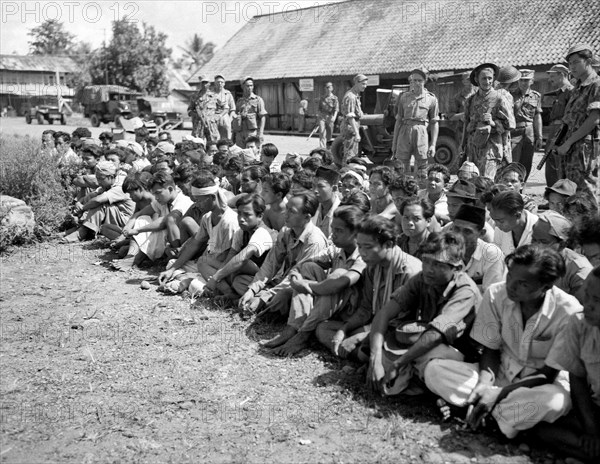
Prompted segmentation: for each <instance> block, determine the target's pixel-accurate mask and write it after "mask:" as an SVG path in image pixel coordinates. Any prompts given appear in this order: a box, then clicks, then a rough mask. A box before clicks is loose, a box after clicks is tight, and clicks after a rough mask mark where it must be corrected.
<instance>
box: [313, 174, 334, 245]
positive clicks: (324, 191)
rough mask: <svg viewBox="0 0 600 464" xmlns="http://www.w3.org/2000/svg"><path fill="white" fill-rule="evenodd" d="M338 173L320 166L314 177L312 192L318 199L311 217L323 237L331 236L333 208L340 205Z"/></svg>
mask: <svg viewBox="0 0 600 464" xmlns="http://www.w3.org/2000/svg"><path fill="white" fill-rule="evenodd" d="M339 179H340V175H339V173H338V172H337V171H334V170H333V169H329V168H324V167H320V168H318V169H317V173H316V174H315V179H314V192H315V195H316V196H317V200H319V207H318V208H317V212H316V213H315V215H314V217H313V219H312V220H313V223H314V225H316V226H317V227H318V228H319V229H321V232H323V234H324V235H325V237H327V238H329V237H330V236H331V223H332V221H333V214H334V212H335V209H336V208H337V207H338V206H339V205H340V198H339V196H338V181H339Z"/></svg>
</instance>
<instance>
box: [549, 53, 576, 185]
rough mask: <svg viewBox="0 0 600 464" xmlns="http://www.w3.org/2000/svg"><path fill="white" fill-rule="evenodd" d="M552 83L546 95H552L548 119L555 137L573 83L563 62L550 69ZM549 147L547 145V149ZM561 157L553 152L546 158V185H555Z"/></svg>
mask: <svg viewBox="0 0 600 464" xmlns="http://www.w3.org/2000/svg"><path fill="white" fill-rule="evenodd" d="M548 76H549V79H548V80H549V81H550V85H551V86H552V87H553V88H554V89H555V90H553V91H551V92H548V93H547V94H545V95H548V96H551V97H552V98H553V99H554V101H553V102H552V109H551V110H550V115H549V117H548V121H550V127H551V136H552V137H554V136H555V135H556V134H557V133H558V131H559V130H560V127H561V126H562V118H563V116H564V115H565V107H566V106H567V102H568V101H569V97H570V95H571V90H573V85H572V84H571V83H570V82H569V68H567V67H566V66H564V65H562V64H555V65H554V66H552V67H551V68H550V70H549V71H548ZM547 148H548V147H546V149H547ZM559 161H560V160H559V158H558V157H557V156H556V155H555V154H553V153H551V154H550V155H549V156H548V158H547V159H546V185H547V186H548V187H551V186H553V185H554V184H555V183H556V181H557V180H558V179H559V178H558V165H559Z"/></svg>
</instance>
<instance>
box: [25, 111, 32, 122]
mask: <svg viewBox="0 0 600 464" xmlns="http://www.w3.org/2000/svg"><path fill="white" fill-rule="evenodd" d="M25 122H26V123H27V124H31V114H29V113H25Z"/></svg>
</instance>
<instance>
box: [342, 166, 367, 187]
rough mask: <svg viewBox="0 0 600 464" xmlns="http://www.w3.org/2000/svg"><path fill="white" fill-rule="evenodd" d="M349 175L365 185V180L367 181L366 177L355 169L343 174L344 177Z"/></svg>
mask: <svg viewBox="0 0 600 464" xmlns="http://www.w3.org/2000/svg"><path fill="white" fill-rule="evenodd" d="M348 175H350V176H352V177H354V178H355V179H356V180H357V181H358V183H359V184H360V185H363V182H364V181H365V178H364V177H363V176H361V175H360V174H359V173H358V172H355V171H352V170H350V171H346V172H345V173H344V174H342V179H343V178H344V177H346V176H348Z"/></svg>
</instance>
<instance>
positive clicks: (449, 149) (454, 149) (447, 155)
mask: <svg viewBox="0 0 600 464" xmlns="http://www.w3.org/2000/svg"><path fill="white" fill-rule="evenodd" d="M458 158H459V151H458V143H457V142H456V140H454V139H453V138H452V137H448V136H447V135H442V136H440V137H438V139H437V144H436V147H435V162H436V163H438V164H443V165H444V166H446V167H447V168H448V169H449V170H450V173H451V174H456V173H457V172H458V168H459V166H458V161H459V160H458Z"/></svg>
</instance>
